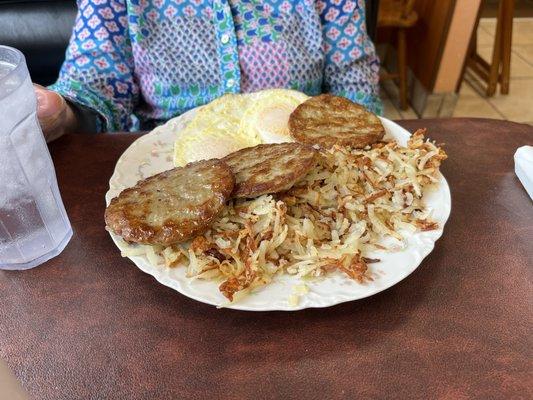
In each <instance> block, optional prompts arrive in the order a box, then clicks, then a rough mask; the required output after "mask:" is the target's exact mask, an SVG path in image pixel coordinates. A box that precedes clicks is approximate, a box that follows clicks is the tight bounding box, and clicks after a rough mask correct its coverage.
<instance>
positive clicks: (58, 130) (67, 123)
mask: <svg viewBox="0 0 533 400" xmlns="http://www.w3.org/2000/svg"><path fill="white" fill-rule="evenodd" d="M33 87H34V89H35V95H36V97H37V118H38V119H39V123H40V124H41V128H42V130H43V133H44V137H45V139H46V141H47V142H50V141H52V140H55V139H57V138H58V137H60V136H61V135H63V134H65V133H66V132H67V131H69V130H71V129H72V128H73V127H74V126H76V117H75V115H74V113H73V111H72V109H71V108H70V106H69V105H68V104H67V102H66V101H65V99H64V98H63V97H62V96H61V95H59V94H58V93H56V92H53V91H51V90H48V89H46V88H44V87H42V86H40V85H37V84H34V85H33Z"/></svg>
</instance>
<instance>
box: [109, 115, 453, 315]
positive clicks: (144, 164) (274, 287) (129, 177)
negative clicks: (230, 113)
mask: <svg viewBox="0 0 533 400" xmlns="http://www.w3.org/2000/svg"><path fill="white" fill-rule="evenodd" d="M195 113H196V109H195V110H191V111H189V112H187V113H185V114H183V115H181V116H179V117H177V118H174V119H172V120H170V121H168V122H167V123H166V124H165V125H162V126H160V127H157V128H156V129H154V130H153V131H152V132H150V133H148V134H146V135H144V136H142V137H140V138H139V139H137V140H136V141H135V142H134V143H133V144H132V145H131V146H130V147H129V148H128V149H127V150H126V151H125V152H124V154H122V156H121V157H120V159H119V160H118V162H117V165H116V167H115V172H114V173H113V176H112V177H111V180H110V181H109V191H108V192H107V194H106V202H107V204H109V201H110V200H111V199H112V198H113V197H115V196H116V195H118V194H119V193H120V192H121V191H122V190H123V189H125V188H128V187H131V186H133V185H134V184H135V183H136V182H137V181H139V180H140V179H144V178H147V177H149V176H151V175H154V174H156V173H159V172H161V171H165V170H167V169H170V168H172V167H173V164H172V153H173V144H174V141H175V140H176V139H177V138H178V137H179V134H180V132H181V131H182V130H183V128H184V127H185V126H186V125H187V123H188V122H189V121H190V120H191V118H192V117H193V116H194V114H195ZM381 120H382V123H383V125H384V126H385V130H386V132H387V135H386V137H389V138H390V137H393V138H395V139H396V140H397V141H398V142H399V143H400V144H401V145H406V144H407V140H408V139H409V136H410V135H409V132H407V131H406V130H405V129H403V128H402V127H400V126H399V125H397V124H395V123H394V122H392V121H390V120H387V119H385V118H382V119H381ZM425 202H426V204H427V206H428V207H429V208H431V210H432V214H431V216H432V218H433V219H434V220H435V221H437V222H438V223H439V226H440V227H441V229H439V230H435V231H428V232H418V233H415V234H412V235H407V246H406V247H405V248H404V249H403V250H401V251H397V252H394V253H389V252H375V253H372V254H369V256H370V257H375V258H379V259H380V260H381V261H380V262H379V263H375V264H371V265H370V267H371V268H372V270H373V273H374V276H375V279H374V281H372V282H368V283H365V284H359V283H357V282H355V281H353V280H350V279H349V278H347V277H346V276H344V275H343V274H341V273H333V274H330V275H328V276H327V277H324V278H320V279H317V280H314V281H308V280H306V282H305V283H306V284H307V286H308V287H309V293H307V294H306V295H304V296H302V297H301V298H300V301H299V304H298V305H297V306H291V305H290V303H289V301H288V299H289V296H290V295H291V294H292V287H293V286H294V285H296V284H298V283H300V282H301V281H300V279H299V278H297V277H294V276H288V275H283V276H280V277H278V278H277V279H276V280H275V281H274V282H272V283H271V284H269V285H267V286H265V287H263V288H259V289H257V290H256V291H255V292H254V293H252V294H251V295H250V296H247V297H245V298H244V299H243V300H241V301H239V302H237V303H235V304H229V303H228V301H227V300H226V299H225V297H224V296H223V295H222V294H221V293H220V292H219V290H218V285H219V284H220V282H216V281H200V280H191V279H190V278H187V277H186V276H185V268H181V267H174V268H167V267H165V266H164V265H163V264H161V265H152V264H151V263H150V262H149V261H148V258H147V257H146V256H135V257H130V259H131V261H133V262H134V263H135V265H137V267H139V268H140V269H141V270H142V271H144V272H146V273H148V274H150V275H152V276H153V277H154V278H155V279H157V280H158V281H159V282H160V283H162V284H163V285H165V286H169V287H171V288H173V289H175V290H177V291H178V292H180V293H181V294H184V295H185V296H188V297H190V298H192V299H195V300H198V301H201V302H203V303H207V304H212V305H215V306H223V307H228V308H233V309H237V310H247V311H271V310H301V309H304V308H310V307H329V306H332V305H335V304H338V303H342V302H345V301H351V300H358V299H362V298H365V297H368V296H372V295H373V294H376V293H379V292H381V291H382V290H385V289H387V288H389V287H391V286H393V285H395V284H397V283H398V282H400V281H401V280H402V279H404V278H406V277H407V276H408V275H409V274H411V273H412V272H413V271H414V270H415V269H416V268H417V267H418V266H419V265H420V263H421V262H422V260H423V259H424V257H426V256H427V255H428V254H429V253H430V252H431V251H432V250H433V247H434V245H435V241H436V240H437V239H438V238H439V237H440V236H441V235H442V232H443V231H442V227H444V223H445V222H446V220H447V219H448V217H449V215H450V210H451V198H450V188H449V186H448V183H447V182H446V179H444V176H442V175H441V176H440V184H439V186H438V189H437V190H436V191H432V192H430V193H429V194H428V195H427V196H426V197H425ZM111 237H112V239H113V241H114V242H115V244H116V245H117V247H118V248H119V249H121V250H124V249H125V248H127V247H128V246H129V245H128V244H127V243H125V242H124V241H123V240H122V239H121V238H120V237H118V236H116V235H114V234H111Z"/></svg>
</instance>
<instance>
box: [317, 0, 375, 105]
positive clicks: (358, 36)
mask: <svg viewBox="0 0 533 400" xmlns="http://www.w3.org/2000/svg"><path fill="white" fill-rule="evenodd" d="M317 8H318V12H319V14H320V21H321V23H322V28H323V38H324V50H325V56H326V62H325V66H324V82H323V88H322V89H323V91H324V92H327V93H332V94H335V95H339V96H344V97H347V98H349V99H351V100H353V101H355V102H356V103H359V104H362V105H364V106H365V107H367V108H368V109H369V110H370V111H372V112H375V113H377V114H381V112H382V104H381V100H380V98H379V59H378V57H377V55H376V51H375V48H374V44H373V43H372V41H371V40H370V38H369V37H368V35H367V33H366V23H365V4H364V1H363V0H340V1H338V2H335V4H334V3H333V2H332V1H330V0H322V1H318V2H317Z"/></svg>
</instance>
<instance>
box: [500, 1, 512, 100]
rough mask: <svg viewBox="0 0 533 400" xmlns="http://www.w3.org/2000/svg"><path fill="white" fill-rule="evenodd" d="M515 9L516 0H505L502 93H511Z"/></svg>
mask: <svg viewBox="0 0 533 400" xmlns="http://www.w3.org/2000/svg"><path fill="white" fill-rule="evenodd" d="M513 10H514V0H504V10H503V11H504V12H503V15H502V55H501V57H502V72H501V77H500V83H501V86H500V91H501V93H502V94H509V80H510V76H511V43H512V40H513Z"/></svg>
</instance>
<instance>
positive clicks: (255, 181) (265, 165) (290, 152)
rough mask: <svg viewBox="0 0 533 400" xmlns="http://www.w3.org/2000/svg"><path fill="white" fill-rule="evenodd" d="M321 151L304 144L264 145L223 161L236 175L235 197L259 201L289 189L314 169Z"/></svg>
mask: <svg viewBox="0 0 533 400" xmlns="http://www.w3.org/2000/svg"><path fill="white" fill-rule="evenodd" d="M316 154H317V151H316V150H314V149H313V148H312V147H310V146H306V145H303V144H300V143H279V144H260V145H257V146H254V147H247V148H245V149H241V150H239V151H236V152H234V153H231V154H228V155H227V156H226V157H224V158H223V160H224V161H225V162H226V163H227V164H228V165H229V166H230V168H231V170H232V171H233V174H234V175H235V189H234V191H233V197H257V196H261V195H263V194H267V193H277V192H281V191H284V190H287V189H289V188H290V187H292V185H294V184H295V183H296V181H298V180H299V179H300V178H302V177H303V176H305V175H306V174H307V173H308V172H309V170H310V169H311V168H312V167H313V165H314V162H315V156H316Z"/></svg>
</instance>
